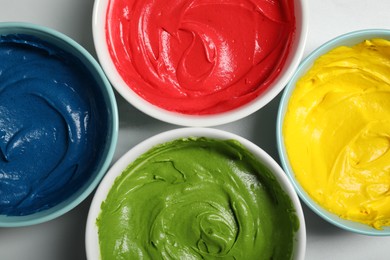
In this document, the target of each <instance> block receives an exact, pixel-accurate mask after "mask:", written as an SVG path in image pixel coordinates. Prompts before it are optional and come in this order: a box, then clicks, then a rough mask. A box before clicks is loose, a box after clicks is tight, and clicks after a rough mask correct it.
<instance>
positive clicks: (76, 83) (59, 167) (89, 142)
mask: <svg viewBox="0 0 390 260" xmlns="http://www.w3.org/2000/svg"><path fill="white" fill-rule="evenodd" d="M0 52H1V53H0V56H1V59H0V60H1V61H0V67H1V68H0V78H1V80H0V81H1V86H0V118H1V119H0V187H1V188H0V190H1V192H0V193H1V199H0V226H1V227H16V226H28V225H34V224H39V223H43V222H46V221H49V220H52V219H54V218H57V217H59V216H61V215H63V214H65V213H66V212H68V211H70V210H71V209H73V208H75V207H76V206H77V205H78V204H80V203H81V202H82V201H83V200H84V199H85V198H86V197H87V196H88V195H90V194H91V192H92V191H93V190H94V189H95V188H96V186H97V185H98V183H99V182H100V180H101V178H102V177H103V175H104V174H105V173H106V170H107V169H108V167H109V165H110V163H111V160H112V157H113V154H114V151H115V147H116V142H117V135H118V112H117V107H116V100H115V96H114V93H113V90H112V88H111V85H110V83H109V81H108V79H107V78H106V76H105V74H104V72H103V70H102V69H101V67H100V66H99V64H98V63H97V61H96V60H95V59H94V58H93V57H92V56H91V55H90V54H89V53H88V52H87V51H86V50H85V49H84V48H83V47H82V46H80V45H79V44H78V43H76V42H75V41H74V40H72V39H70V38H69V37H67V36H66V35H64V34H62V33H60V32H57V31H55V30H53V29H50V28H46V27H43V26H39V25H35V24H30V23H8V22H4V23H0Z"/></svg>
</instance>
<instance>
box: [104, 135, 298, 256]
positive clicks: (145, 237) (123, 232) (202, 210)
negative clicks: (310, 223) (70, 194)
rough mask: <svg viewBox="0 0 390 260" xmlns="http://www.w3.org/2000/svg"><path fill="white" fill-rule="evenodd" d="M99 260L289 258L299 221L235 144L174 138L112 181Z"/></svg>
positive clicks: (276, 186)
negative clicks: (100, 259)
mask: <svg viewBox="0 0 390 260" xmlns="http://www.w3.org/2000/svg"><path fill="white" fill-rule="evenodd" d="M97 225H98V233H99V241H100V252H101V258H102V259H103V260H104V259H290V258H291V257H292V251H293V244H294V234H295V232H296V230H297V229H298V228H299V221H298V218H297V216H296V215H295V210H294V207H293V205H292V202H291V200H290V198H289V197H288V196H287V195H286V193H285V192H284V191H282V189H281V187H280V186H279V184H278V182H277V181H276V180H275V179H274V177H273V176H272V174H271V172H269V170H268V169H267V168H265V167H264V166H263V165H262V164H261V163H260V162H258V161H257V160H256V158H254V156H253V155H252V154H250V153H249V152H248V151H247V150H246V149H245V148H244V147H243V146H242V145H241V144H240V143H238V142H237V141H233V140H214V139H208V138H188V139H177V140H174V141H171V142H168V143H164V144H160V145H158V146H156V147H154V148H152V149H151V150H149V151H148V152H146V153H145V154H143V155H141V156H140V157H138V158H137V159H136V160H135V161H134V162H133V163H131V164H130V165H129V166H128V167H127V169H126V170H125V171H124V172H123V173H122V174H121V175H120V176H119V177H118V178H117V179H116V180H115V183H114V184H113V186H112V188H111V189H110V191H109V193H108V196H107V198H106V200H105V201H104V202H103V203H102V205H101V212H100V215H99V217H98V219H97Z"/></svg>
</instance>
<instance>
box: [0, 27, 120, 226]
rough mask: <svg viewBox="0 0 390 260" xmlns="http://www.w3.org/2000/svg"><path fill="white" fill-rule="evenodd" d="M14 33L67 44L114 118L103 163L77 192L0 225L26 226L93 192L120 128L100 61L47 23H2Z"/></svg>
mask: <svg viewBox="0 0 390 260" xmlns="http://www.w3.org/2000/svg"><path fill="white" fill-rule="evenodd" d="M13 33H21V34H27V35H32V36H35V37H38V38H40V39H42V40H44V41H47V42H49V43H50V44H54V45H56V46H58V44H60V46H59V48H61V49H64V48H65V47H66V49H65V50H66V51H67V52H69V53H71V54H72V55H75V56H76V57H77V58H79V59H80V60H81V62H82V64H83V65H84V66H86V67H87V68H88V70H90V71H92V74H93V76H94V78H95V79H96V80H97V82H99V84H98V85H99V89H100V90H101V92H102V95H103V98H104V100H105V101H106V102H107V105H108V107H107V111H108V118H109V120H110V121H111V125H110V128H109V129H108V135H109V136H110V139H109V140H108V141H107V142H106V145H105V146H106V147H105V149H104V153H103V155H102V162H101V163H100V165H99V167H97V169H98V170H96V174H94V178H93V179H92V180H88V181H86V182H85V184H84V185H83V186H81V187H80V188H79V189H78V190H77V191H76V192H75V193H74V194H72V195H70V196H69V197H68V198H67V199H65V200H64V201H62V202H60V203H59V204H57V205H55V206H53V207H50V208H48V209H44V210H41V211H38V212H36V213H32V214H29V215H23V216H7V215H1V216H2V217H4V219H7V218H10V219H11V221H9V222H8V221H2V220H1V219H0V227H23V226H31V225H36V224H41V223H44V222H48V221H50V220H53V219H55V218H57V217H60V216H62V215H64V214H65V213H67V212H69V211H70V210H72V209H73V208H75V207H77V206H78V205H79V204H80V203H81V202H82V201H84V200H85V199H86V198H87V197H88V196H89V195H90V194H91V193H92V192H93V190H94V189H95V188H96V187H97V185H98V184H99V182H100V180H101V179H102V178H103V176H104V175H105V173H106V171H107V169H108V167H109V166H110V164H111V161H112V159H113V156H114V152H115V149H116V144H117V139H118V128H119V126H118V125H119V119H118V108H117V105H116V98H115V95H114V91H113V90H112V87H111V85H110V82H109V81H108V79H107V78H106V76H105V74H104V72H103V70H102V68H101V67H100V65H99V63H98V62H97V61H96V60H95V58H93V56H92V55H91V54H90V53H89V52H88V51H87V50H86V49H85V48H84V47H83V46H81V45H80V44H79V43H77V42H76V41H75V40H73V39H72V38H70V37H69V36H67V35H65V34H64V33H61V32H59V31H57V30H55V29H52V28H49V27H46V26H42V25H37V24H34V23H30V22H0V35H4V34H13Z"/></svg>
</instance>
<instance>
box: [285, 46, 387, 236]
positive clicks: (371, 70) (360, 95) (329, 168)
mask: <svg viewBox="0 0 390 260" xmlns="http://www.w3.org/2000/svg"><path fill="white" fill-rule="evenodd" d="M283 135H284V140H285V145H286V150H287V154H288V157H289V161H290V163H291V165H292V168H293V170H294V173H295V175H296V178H297V179H298V181H299V183H300V184H301V185H302V187H303V188H304V189H305V190H306V191H307V192H308V193H309V195H310V196H311V197H312V198H313V199H315V200H316V201H317V202H318V203H319V204H320V205H322V206H323V207H325V208H327V209H328V210H330V211H331V212H333V213H335V214H337V215H339V216H340V217H342V218H345V219H349V220H353V221H358V222H362V223H365V224H368V225H372V226H373V227H375V228H380V227H381V226H389V225H390V207H389V205H390V42H389V41H387V40H384V39H372V40H366V41H364V42H362V43H360V44H357V45H355V46H352V47H346V46H342V47H338V48H336V49H334V50H332V51H330V52H328V53H326V54H324V55H323V56H321V57H319V58H318V60H317V61H316V62H315V63H314V65H313V66H312V68H310V69H309V71H308V72H307V73H306V74H305V75H304V76H303V77H302V78H301V79H300V80H299V81H298V82H297V84H296V89H295V90H294V91H293V93H292V95H291V98H290V102H289V104H288V107H287V112H286V115H285V119H284V126H283Z"/></svg>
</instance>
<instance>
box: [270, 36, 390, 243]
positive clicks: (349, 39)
mask: <svg viewBox="0 0 390 260" xmlns="http://www.w3.org/2000/svg"><path fill="white" fill-rule="evenodd" d="M375 38H382V39H387V40H390V31H389V30H383V29H367V30H359V31H353V32H349V33H346V34H343V35H340V36H338V37H336V38H334V39H332V40H330V41H328V42H326V43H324V44H323V45H321V46H320V47H318V48H317V49H316V50H314V51H313V52H312V53H311V54H310V55H308V57H307V58H305V59H304V60H303V62H302V63H301V64H300V65H299V67H298V69H297V71H296V72H295V74H294V75H293V77H292V79H291V81H290V82H289V83H288V85H287V86H286V88H285V90H284V93H283V95H282V98H281V102H280V105H279V111H278V116H277V148H278V152H279V156H280V159H281V164H282V167H283V169H284V170H285V172H286V173H287V175H288V177H289V179H290V180H291V181H292V183H293V185H294V187H295V189H296V191H297V193H298V195H299V197H300V198H301V199H302V200H303V201H304V203H305V204H306V205H307V206H308V207H309V208H310V209H311V210H313V211H314V212H315V213H316V214H317V215H318V216H320V217H321V218H323V219H324V220H326V221H328V222H329V223H331V224H333V225H335V226H337V227H339V228H342V229H344V230H348V231H352V232H355V233H359V234H364V235H373V236H388V235H390V227H389V226H382V227H376V228H374V227H373V225H371V224H367V223H362V222H361V221H356V220H355V221H353V220H352V219H351V218H348V219H347V218H346V217H342V214H340V213H338V214H337V213H335V211H333V212H331V211H330V210H328V209H327V208H325V207H324V206H322V205H320V203H319V202H318V200H315V199H314V198H313V196H310V195H309V194H308V191H306V190H305V189H304V188H303V185H302V182H300V181H299V180H298V179H297V174H296V172H295V171H294V169H293V167H292V163H293V162H292V159H291V157H289V155H288V153H287V151H286V139H285V136H286V134H285V129H284V122H285V118H286V113H287V111H290V109H289V102H290V100H291V96H292V94H293V93H294V91H295V90H296V86H297V82H298V81H299V80H300V79H301V78H302V77H303V76H304V75H306V74H307V73H308V71H309V70H310V69H311V68H312V66H313V64H314V63H315V62H318V59H319V58H320V57H321V56H323V55H324V54H328V53H329V52H330V51H332V50H334V49H335V48H337V47H340V46H347V47H351V46H355V45H357V44H360V43H362V42H364V41H365V40H371V39H375ZM342 52H343V53H345V52H346V51H345V50H342ZM368 59H369V58H368ZM365 60H367V59H365ZM353 62H354V61H352V62H351V63H353ZM341 63H342V62H340V61H339V63H338V64H339V65H340V64H341ZM321 64H323V63H321ZM321 66H322V67H321ZM342 66H344V65H340V67H342ZM318 67H321V68H324V67H326V65H320V66H318ZM373 68H374V67H373ZM321 75H322V74H321ZM319 77H320V76H319ZM350 78H352V76H350ZM345 85H346V86H347V85H348V84H345ZM352 85H354V84H351V85H349V86H350V87H351V88H353V86H352ZM333 91H337V90H334V89H333ZM336 95H337V94H336ZM330 96H331V95H329V97H330ZM334 97H336V96H334ZM325 99H326V97H325V98H324V100H323V102H324V104H327V109H324V110H323V111H324V113H326V112H329V109H332V106H331V104H332V103H326V102H327V101H326V100H325ZM305 100H306V101H304V102H307V104H310V102H311V100H310V98H306V99H305ZM343 107H344V109H343V110H344V111H349V110H348V109H349V108H350V107H349V106H347V105H345V106H343ZM351 107H353V106H351ZM291 111H292V112H291V113H292V114H293V111H296V110H294V108H291ZM332 111H333V110H332ZM332 113H333V115H334V116H337V115H336V114H338V113H337V112H332ZM329 114H330V112H329ZM339 114H342V115H343V117H342V118H341V119H340V120H339V122H341V123H342V122H348V123H347V124H346V125H345V126H344V127H346V128H345V129H349V130H348V131H346V136H345V138H347V139H346V140H349V138H351V137H352V136H354V134H353V133H354V131H352V129H353V128H354V122H353V121H355V122H357V120H354V119H351V120H352V122H351V120H347V118H354V116H355V114H356V113H349V112H348V114H349V115H348V116H344V112H343V111H341V112H339ZM343 118H344V119H343ZM295 122H298V121H295ZM306 122H308V121H306ZM341 123H340V124H339V123H338V126H337V127H334V129H338V130H337V131H335V133H341V132H342V129H343V127H342V124H341ZM328 125H332V124H331V123H328ZM290 127H291V128H290V129H292V128H294V127H295V128H296V129H299V127H298V126H297V125H296V123H291V125H290ZM319 132H321V130H319V131H317V133H319ZM310 133H312V132H308V133H307V134H306V136H307V137H309V136H310ZM305 139H308V138H305ZM305 139H301V141H300V144H299V145H301V146H302V147H306V146H305V145H306V143H305V141H304V140H305ZM352 139H353V138H351V140H352ZM343 142H344V139H343V138H339V139H338V141H335V142H333V141H330V142H329V143H330V144H331V145H329V146H324V147H332V146H333V147H338V145H339V144H341V143H343ZM367 145H368V143H366V144H363V145H361V146H360V148H362V147H368V146H367ZM307 149H313V150H314V149H316V148H307ZM321 151H324V152H323V153H324V154H325V153H326V152H325V151H326V150H325V149H322V150H321ZM299 154H300V157H301V158H305V157H306V155H305V154H301V153H299ZM355 155H356V154H355ZM294 158H296V157H294ZM318 158H321V159H322V158H323V157H318ZM321 159H319V160H318V161H320V162H322V161H323V160H321ZM311 161H312V162H314V160H311ZM340 161H341V160H340ZM296 162H297V161H296ZM336 165H337V162H335V164H334V165H333V166H332V167H336ZM313 167H316V166H313ZM302 172H303V171H302ZM307 172H309V171H307ZM335 176H337V175H335ZM310 178H311V177H306V178H303V177H302V180H303V179H305V180H306V179H307V180H309V179H310ZM333 178H334V179H338V178H342V177H333ZM340 180H341V179H340ZM321 183H326V180H324V181H321ZM339 183H340V182H339ZM332 193H335V192H332ZM322 196H324V197H326V196H331V194H327V193H325V192H324V194H323V195H322Z"/></svg>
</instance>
